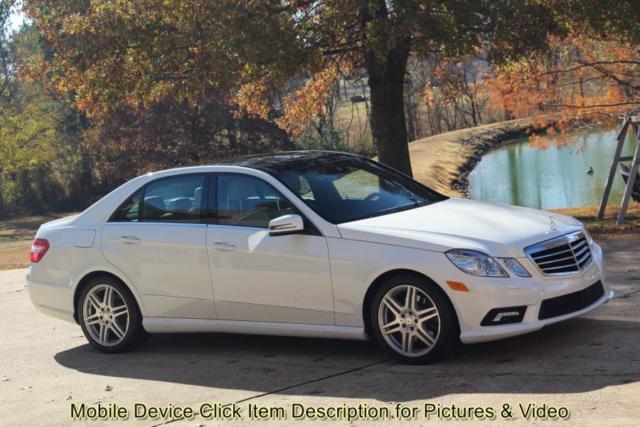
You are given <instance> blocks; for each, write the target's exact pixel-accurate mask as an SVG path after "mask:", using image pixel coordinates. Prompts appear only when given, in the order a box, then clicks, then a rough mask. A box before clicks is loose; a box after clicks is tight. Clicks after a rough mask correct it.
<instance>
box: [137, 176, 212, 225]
mask: <svg viewBox="0 0 640 427" xmlns="http://www.w3.org/2000/svg"><path fill="white" fill-rule="evenodd" d="M204 180H205V177H204V175H183V176H177V177H172V178H166V179H162V180H159V181H156V182H152V183H151V184H149V185H147V186H146V187H145V190H144V206H143V207H142V221H145V222H195V223H197V222H200V213H201V211H202V193H203V189H204Z"/></svg>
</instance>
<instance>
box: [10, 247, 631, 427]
mask: <svg viewBox="0 0 640 427" xmlns="http://www.w3.org/2000/svg"><path fill="white" fill-rule="evenodd" d="M604 247H605V253H606V258H607V262H608V281H609V283H610V284H611V285H612V286H613V288H614V289H615V291H616V295H617V296H616V299H614V300H613V301H611V302H610V303H608V304H606V305H605V306H603V307H601V308H600V309H598V310H596V311H595V312H593V313H591V314H590V315H588V316H585V317H582V318H578V319H573V320H570V321H567V322H564V323H561V324H558V325H554V326H551V327H548V328H545V329H544V330H542V331H540V332H536V333H533V334H530V335H527V336H523V337H518V338H513V339H509V340H505V341H499V342H495V343H487V344H478V345H473V346H461V347H460V348H459V349H458V350H457V352H456V353H455V354H454V355H452V357H450V358H449V359H447V360H445V361H442V362H440V363H437V364H435V365H429V366H406V365H400V364H398V363H396V362H394V361H392V360H390V359H389V358H388V357H387V356H386V355H385V354H383V353H381V352H380V351H379V350H378V349H377V348H376V347H375V346H374V345H373V344H371V343H366V342H347V341H334V340H320V339H294V338H276V337H259V336H240V335H222V334H203V335H157V336H153V337H151V339H150V340H149V342H148V343H147V345H146V346H144V347H143V348H142V349H140V350H138V351H136V352H133V353H128V354H119V355H104V354H100V353H98V352H96V351H94V350H93V349H92V348H91V347H89V345H87V343H86V341H85V339H84V337H83V336H82V333H81V331H80V328H79V327H78V326H76V325H73V324H68V323H64V322H61V321H58V320H55V319H53V318H49V317H46V316H44V315H42V314H40V313H38V312H36V311H35V309H34V308H33V307H32V305H31V302H30V301H29V297H28V294H27V291H26V289H25V285H24V274H25V272H26V270H10V271H4V272H0V313H2V314H1V315H0V339H1V342H0V425H62V424H64V425H69V424H72V422H71V419H70V407H71V403H75V404H80V403H86V404H90V405H93V404H96V403H98V402H100V403H102V404H103V405H108V404H117V405H121V406H125V407H129V408H130V409H132V406H133V404H134V402H143V403H145V404H147V405H154V406H160V405H167V404H169V403H172V404H173V405H188V406H193V407H198V406H199V405H200V404H202V403H203V402H210V403H214V402H218V403H222V404H232V403H239V404H240V406H241V407H242V408H244V409H247V408H248V405H249V404H257V405H260V406H265V407H272V406H282V407H285V408H287V410H290V409H292V405H293V404H295V403H301V404H303V405H309V406H315V407H319V406H327V405H331V406H335V405H342V404H343V403H346V404H347V405H350V406H356V405H359V404H362V405H364V404H366V405H369V406H372V407H388V408H393V407H394V406H393V405H392V404H391V403H390V402H402V403H403V404H406V405H408V406H415V407H417V408H419V409H420V411H422V409H423V408H424V406H423V405H424V404H425V403H433V404H436V405H437V404H441V405H445V406H451V405H456V406H491V407H494V408H495V409H496V411H497V413H498V414H499V413H500V410H501V409H502V405H503V404H505V403H507V404H511V405H512V407H514V408H517V404H518V403H523V404H525V405H526V404H530V403H531V404H535V405H537V406H538V407H540V406H542V405H543V404H547V405H553V406H555V407H560V406H563V407H566V408H567V409H568V410H569V412H570V418H569V419H568V420H562V421H556V422H553V421H548V420H547V421H544V420H536V419H530V420H527V421H526V422H523V421H525V420H524V419H523V417H522V415H520V414H519V413H518V412H517V411H515V410H514V417H515V418H516V419H519V421H518V422H516V423H513V422H512V423H511V424H512V425H557V424H561V425H580V426H603V425H606V426H624V425H628V426H632V425H633V426H635V425H638V422H639V420H640V256H639V253H640V241H639V240H616V241H606V242H604ZM289 415H290V413H289V412H288V419H286V420H284V421H278V422H277V423H278V424H279V425H317V424H318V422H317V421H313V420H306V421H295V420H292V419H291V418H290V417H289ZM437 421H438V418H431V419H428V420H427V419H425V418H424V417H423V416H422V412H420V414H419V416H418V417H417V419H415V420H413V421H411V420H409V421H406V420H399V419H393V420H385V421H375V422H368V421H362V420H356V421H353V422H352V423H351V424H350V425H354V426H355V425H396V424H397V425H433V424H434V423H436V422H437ZM271 422H272V423H275V421H273V420H272V421H271ZM167 423H168V424H169V425H191V426H196V425H218V424H220V425H223V424H224V425H227V424H228V422H223V421H216V420H203V419H202V418H199V417H196V418H195V419H192V420H186V421H185V420H177V421H172V420H171V419H155V420H154V419H146V420H135V421H134V420H132V419H129V420H127V421H121V422H116V423H114V422H103V421H79V422H75V423H73V424H75V425H106V424H108V425H113V424H115V425H131V424H136V425H148V426H153V425H164V424H167ZM503 423H504V421H502V419H501V418H497V419H495V420H489V421H486V420H485V421H477V420H473V421H448V422H446V425H449V426H455V425H474V426H475V425H491V426H495V425H501V424H503ZM234 424H235V425H242V424H246V419H245V421H237V422H235V423H234ZM258 424H263V425H266V424H271V423H269V422H262V423H258ZM322 425H349V423H348V422H347V421H346V420H344V419H343V420H340V421H323V422H322Z"/></svg>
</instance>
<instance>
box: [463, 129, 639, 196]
mask: <svg viewBox="0 0 640 427" xmlns="http://www.w3.org/2000/svg"><path fill="white" fill-rule="evenodd" d="M617 132H618V131H617V130H615V129H614V130H602V129H599V130H586V131H580V132H578V133H573V134H569V135H566V136H564V137H563V136H562V135H560V136H556V137H555V140H554V141H555V142H554V143H551V144H549V146H548V147H547V148H545V149H540V148H538V147H537V145H538V144H529V141H528V138H523V139H520V140H517V141H514V142H512V143H510V144H506V145H504V146H502V147H500V148H497V149H495V150H492V151H490V152H488V153H487V154H485V155H484V156H483V157H482V159H481V160H480V162H479V163H478V165H477V166H476V167H475V168H474V169H473V171H472V172H471V173H470V174H469V196H470V197H471V198H472V199H478V200H485V201H491V202H499V203H507V204H512V205H519V206H527V207H532V208H541V209H550V208H566V207H575V206H584V205H597V204H599V203H600V199H601V197H602V192H603V189H604V185H605V183H606V180H607V175H608V173H609V168H610V166H611V161H612V158H613V154H614V150H615V145H616V135H617ZM558 138H565V140H566V142H565V143H560V144H558V143H557V141H558ZM634 150H635V147H634V146H633V143H632V142H631V141H629V140H627V141H626V143H625V147H624V150H623V156H631V155H633V152H634ZM628 163H630V162H628ZM590 167H591V168H593V174H587V173H586V172H587V170H588V169H589V168H590ZM623 192H624V181H623V180H622V177H621V176H620V173H619V168H618V173H617V175H616V178H615V181H614V184H613V189H612V192H611V197H610V198H609V201H610V202H613V203H618V202H620V199H621V198H622V194H623Z"/></svg>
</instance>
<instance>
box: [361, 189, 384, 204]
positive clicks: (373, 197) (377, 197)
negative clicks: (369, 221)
mask: <svg viewBox="0 0 640 427" xmlns="http://www.w3.org/2000/svg"><path fill="white" fill-rule="evenodd" d="M381 196H382V194H380V193H379V192H377V191H375V192H373V193H371V194H369V195H368V196H367V197H365V198H364V200H366V201H367V202H371V201H374V200H380V197H381Z"/></svg>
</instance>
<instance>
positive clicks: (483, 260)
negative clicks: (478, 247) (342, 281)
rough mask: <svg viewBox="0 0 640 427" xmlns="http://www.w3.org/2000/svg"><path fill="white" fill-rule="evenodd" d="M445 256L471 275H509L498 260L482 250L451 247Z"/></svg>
mask: <svg viewBox="0 0 640 427" xmlns="http://www.w3.org/2000/svg"><path fill="white" fill-rule="evenodd" d="M446 255H447V258H449V261H451V262H452V263H453V265H455V266H456V267H458V268H459V269H460V270H462V271H464V272H465V273H467V274H471V275H472V276H484V277H509V275H508V274H507V272H506V271H504V269H503V268H502V267H500V264H498V261H496V260H495V259H493V258H491V257H490V256H489V255H486V254H483V253H482V252H478V251H473V250H470V249H452V250H450V251H448V252H446Z"/></svg>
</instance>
